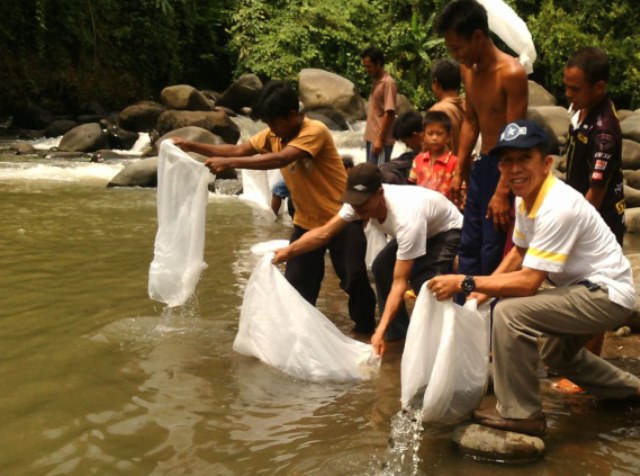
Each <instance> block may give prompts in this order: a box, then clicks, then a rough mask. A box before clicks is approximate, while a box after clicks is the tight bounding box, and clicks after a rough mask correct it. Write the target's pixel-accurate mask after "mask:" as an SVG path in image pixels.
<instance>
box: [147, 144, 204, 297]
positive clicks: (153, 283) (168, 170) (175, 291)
mask: <svg viewBox="0 0 640 476" xmlns="http://www.w3.org/2000/svg"><path fill="white" fill-rule="evenodd" d="M208 183H209V171H208V170H207V168H206V167H205V166H204V165H203V164H201V163H200V162H198V161H196V160H194V159H192V158H191V157H189V155H187V154H186V153H185V152H183V151H182V150H181V149H180V148H178V147H177V146H176V145H174V144H173V143H172V142H171V141H168V140H166V141H164V142H163V143H162V145H161V146H160V154H159V160H158V190H157V208H158V232H157V234H156V241H155V246H154V253H153V262H152V263H151V266H150V268H149V297H150V298H151V299H154V300H156V301H160V302H164V303H165V304H167V305H169V306H170V307H175V306H180V305H182V304H184V303H185V302H186V301H187V300H188V299H189V298H190V297H191V295H192V294H193V292H194V291H195V288H196V285H197V284H198V280H199V279H200V273H202V270H204V269H205V268H206V267H207V265H206V263H205V262H204V238H205V223H206V208H207V196H208V188H207V186H208Z"/></svg>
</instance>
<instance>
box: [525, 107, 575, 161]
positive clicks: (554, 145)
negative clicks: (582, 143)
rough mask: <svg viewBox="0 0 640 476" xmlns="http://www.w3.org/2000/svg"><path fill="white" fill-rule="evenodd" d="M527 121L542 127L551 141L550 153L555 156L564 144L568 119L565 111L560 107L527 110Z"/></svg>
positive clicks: (567, 130) (568, 123) (567, 129)
mask: <svg viewBox="0 0 640 476" xmlns="http://www.w3.org/2000/svg"><path fill="white" fill-rule="evenodd" d="M527 119H530V120H532V121H535V122H536V123H537V124H539V125H540V126H541V127H543V128H544V129H545V130H546V131H547V133H548V134H549V137H550V139H551V147H550V151H551V153H552V154H556V153H558V152H559V151H560V146H561V145H563V144H564V143H566V137H567V134H568V132H569V125H570V119H569V115H568V113H567V110H566V109H565V108H563V107H561V106H537V107H530V108H529V109H528V110H527Z"/></svg>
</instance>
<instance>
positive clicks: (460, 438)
mask: <svg viewBox="0 0 640 476" xmlns="http://www.w3.org/2000/svg"><path fill="white" fill-rule="evenodd" d="M453 442H454V444H455V445H456V446H457V447H458V449H459V450H460V451H462V452H463V453H464V454H467V455H470V456H473V457H476V458H482V459H487V460H491V461H509V462H525V461H533V460H536V459H539V458H541V457H542V456H543V454H544V450H545V446H544V441H542V440H541V439H540V438H538V437H535V436H528V435H523V434H522V433H513V432H510V431H500V430H495V429H493V428H489V427H486V426H481V425H477V424H475V423H473V424H470V425H463V426H459V427H458V428H456V430H455V431H454V433H453Z"/></svg>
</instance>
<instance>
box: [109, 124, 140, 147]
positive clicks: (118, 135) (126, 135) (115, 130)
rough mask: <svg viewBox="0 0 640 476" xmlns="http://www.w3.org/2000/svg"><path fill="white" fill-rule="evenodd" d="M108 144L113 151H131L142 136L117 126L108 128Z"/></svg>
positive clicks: (110, 125) (111, 125)
mask: <svg viewBox="0 0 640 476" xmlns="http://www.w3.org/2000/svg"><path fill="white" fill-rule="evenodd" d="M106 130H107V142H108V144H109V147H110V148H111V149H118V150H130V149H131V148H132V147H133V146H134V144H135V143H136V142H137V141H138V138H139V137H140V134H138V133H137V132H131V131H128V130H126V129H123V128H122V127H119V126H117V125H115V124H109V126H108V127H107V129H106Z"/></svg>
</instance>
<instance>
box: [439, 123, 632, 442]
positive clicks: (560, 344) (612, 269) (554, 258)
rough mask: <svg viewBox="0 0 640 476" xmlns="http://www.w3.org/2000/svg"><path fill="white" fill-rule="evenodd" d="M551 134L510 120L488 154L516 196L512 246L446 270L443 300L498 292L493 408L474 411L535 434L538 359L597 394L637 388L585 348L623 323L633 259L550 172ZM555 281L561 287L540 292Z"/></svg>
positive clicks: (539, 422) (540, 420) (540, 418)
mask: <svg viewBox="0 0 640 476" xmlns="http://www.w3.org/2000/svg"><path fill="white" fill-rule="evenodd" d="M548 144H549V140H548V137H547V135H546V133H545V132H544V130H542V129H541V128H540V127H539V126H538V125H536V124H535V123H534V122H531V121H516V122H512V123H510V124H507V125H506V126H505V127H504V129H503V130H502V133H501V135H500V139H499V141H498V144H497V146H496V147H495V149H494V150H493V151H492V153H495V154H498V155H499V156H500V163H499V166H500V171H501V173H502V176H503V177H504V178H505V180H506V183H507V184H508V186H509V188H510V189H511V191H512V192H513V193H514V195H516V197H517V198H516V224H515V229H514V232H513V242H514V245H515V246H514V248H513V249H512V250H511V251H510V252H509V254H507V256H505V258H504V259H503V261H502V263H501V264H500V266H498V268H497V269H496V271H495V272H494V273H493V274H492V275H491V276H475V277H474V276H462V275H448V276H440V277H436V278H434V279H432V280H431V281H430V282H429V289H430V290H431V291H432V292H433V293H434V294H435V295H436V297H437V298H438V299H440V300H442V299H447V298H449V297H451V296H452V295H454V294H455V293H457V292H461V291H462V292H464V293H465V294H467V295H468V296H470V297H477V298H478V299H479V300H480V301H482V300H485V299H487V298H488V296H499V297H504V298H509V299H502V300H500V301H499V302H498V304H497V306H496V307H495V311H494V326H493V369H494V373H493V378H494V390H495V394H496V398H497V400H498V403H497V405H496V408H495V409H493V408H492V409H489V410H476V412H475V413H474V418H475V419H476V420H477V421H478V422H479V423H480V424H482V425H485V426H489V427H493V428H498V429H502V430H509V431H516V432H521V433H527V434H532V435H542V434H544V432H545V431H546V421H545V418H544V415H543V414H542V408H541V404H540V396H539V381H538V376H537V374H536V367H537V361H538V342H537V341H538V338H539V337H543V336H544V337H547V339H546V341H545V342H544V343H543V345H542V348H541V350H540V358H541V359H542V360H543V361H544V363H545V364H546V365H547V366H548V367H549V368H550V369H552V370H554V371H556V372H557V373H559V374H561V375H564V376H566V377H567V378H569V379H571V380H572V381H573V382H575V383H576V384H578V385H580V386H581V387H582V388H584V389H586V390H587V391H589V392H590V393H591V394H592V395H594V396H596V397H598V398H620V399H622V398H627V397H635V396H638V395H639V394H640V379H638V378H637V377H635V376H633V375H631V374H630V373H628V372H624V371H622V370H620V369H618V368H617V367H615V366H614V365H612V364H610V363H609V362H607V361H606V360H604V359H602V358H600V357H598V356H597V355H594V354H592V353H591V352H589V351H587V350H586V349H583V345H584V343H585V342H587V341H588V340H589V339H590V338H591V336H592V335H593V334H594V333H597V332H604V331H606V330H609V329H611V328H613V327H616V326H619V325H621V324H622V323H623V322H624V321H625V319H626V318H627V317H628V316H629V314H631V312H632V311H631V310H632V309H633V307H634V305H635V300H636V296H635V289H634V286H633V278H632V275H631V267H630V265H629V261H627V259H626V258H625V257H624V255H623V254H622V249H621V248H620V245H619V244H618V242H617V241H616V238H615V236H614V235H613V233H612V232H611V230H610V229H609V227H608V226H607V225H606V223H605V222H604V221H603V219H602V217H601V216H600V215H599V214H598V212H597V211H596V209H595V208H593V206H592V205H591V204H590V203H589V202H587V201H586V200H585V198H584V197H583V196H582V195H581V194H580V193H579V192H577V191H576V190H574V189H573V188H571V187H570V186H568V185H566V184H564V183H563V182H561V181H560V180H558V179H556V178H555V177H554V176H553V174H552V173H551V168H552V164H553V160H552V158H551V157H550V156H548V155H547V152H548ZM547 278H548V279H549V281H551V282H552V283H553V284H555V285H556V286H557V287H556V288H553V289H544V290H540V289H539V288H540V285H541V284H542V282H543V281H544V280H545V279H547Z"/></svg>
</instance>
